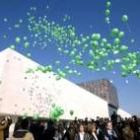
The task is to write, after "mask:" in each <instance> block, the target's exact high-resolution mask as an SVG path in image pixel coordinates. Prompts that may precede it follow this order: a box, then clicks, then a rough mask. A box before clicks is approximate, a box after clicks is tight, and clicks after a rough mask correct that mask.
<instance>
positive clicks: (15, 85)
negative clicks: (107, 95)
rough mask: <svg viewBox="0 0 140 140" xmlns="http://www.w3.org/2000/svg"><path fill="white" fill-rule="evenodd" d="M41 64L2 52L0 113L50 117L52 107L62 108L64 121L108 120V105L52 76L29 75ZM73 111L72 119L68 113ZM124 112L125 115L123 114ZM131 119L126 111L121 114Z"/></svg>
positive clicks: (16, 53) (46, 74)
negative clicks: (103, 118) (82, 119)
mask: <svg viewBox="0 0 140 140" xmlns="http://www.w3.org/2000/svg"><path fill="white" fill-rule="evenodd" d="M38 65H39V64H37V63H36V62H34V61H32V60H30V59H28V58H27V57H25V56H23V55H21V54H19V53H18V52H16V51H14V50H11V49H6V50H4V51H2V52H0V81H1V83H0V113H1V114H11V115H15V116H16V115H19V116H22V115H24V114H25V113H27V114H28V116H33V115H34V114H36V113H39V114H40V117H47V118H48V117H49V113H50V110H51V108H52V104H54V103H55V104H56V105H59V106H61V107H62V108H63V109H64V111H65V113H64V115H63V116H62V118H63V119H73V118H74V117H75V116H77V117H79V118H85V117H89V118H96V117H97V116H102V117H109V109H108V103H107V102H106V101H105V100H103V99H101V98H99V97H97V96H96V95H93V94H92V93H90V92H88V91H86V90H84V89H83V88H80V87H79V86H77V85H76V84H74V83H72V82H70V81H68V80H66V79H60V80H56V77H55V75H54V74H53V73H52V72H51V73H42V72H40V71H37V72H35V73H26V71H27V70H28V69H29V68H36V67H37V66H38ZM70 110H74V115H73V116H71V115H70V113H69V111H70ZM122 112H123V113H122ZM119 113H120V115H121V113H122V114H123V117H125V115H126V116H127V117H128V116H130V114H128V113H127V112H125V111H122V110H121V111H119Z"/></svg>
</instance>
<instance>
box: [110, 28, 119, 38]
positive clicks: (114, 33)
mask: <svg viewBox="0 0 140 140" xmlns="http://www.w3.org/2000/svg"><path fill="white" fill-rule="evenodd" d="M118 34H119V29H118V28H114V29H112V31H111V35H112V36H117V35H118Z"/></svg>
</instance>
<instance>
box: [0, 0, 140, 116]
mask: <svg viewBox="0 0 140 140" xmlns="http://www.w3.org/2000/svg"><path fill="white" fill-rule="evenodd" d="M0 2H1V4H0V17H1V20H0V42H1V44H0V50H3V49H5V48H7V47H9V46H10V45H11V44H12V43H13V41H14V37H16V36H24V35H27V36H28V32H27V31H26V30H25V26H26V25H27V24H28V23H27V17H26V12H27V11H28V9H29V8H30V7H31V6H35V7H37V14H36V16H44V15H46V16H47V17H48V19H49V20H50V21H55V22H56V23H58V24H60V25H63V22H62V19H63V17H64V15H65V14H68V15H70V17H71V20H70V21H68V24H71V25H73V26H74V27H75V28H76V33H77V34H80V33H83V34H85V35H88V34H91V33H93V32H99V33H101V34H102V36H105V37H108V36H109V26H108V25H107V24H106V23H105V21H104V20H105V14H104V12H105V2H106V1H103V0H102V1H99V0H10V1H9V0H1V1H0ZM111 3H112V6H111V24H110V26H111V28H114V27H119V28H120V29H121V30H123V31H124V32H125V33H126V35H127V36H126V37H125V38H124V43H126V44H127V45H128V46H129V51H130V52H133V51H135V50H137V51H140V46H139V45H140V38H139V32H140V28H139V26H140V18H139V17H140V8H139V6H140V1H139V0H133V1H132V0H131V1H128V0H113V1H111ZM47 6H49V8H48V9H47V8H46V7H47ZM123 14H127V15H128V16H129V21H128V26H129V28H130V30H131V31H130V32H129V31H128V27H127V26H126V25H124V24H123V23H122V21H121V16H122V15H123ZM4 18H7V20H8V22H6V23H5V22H4V21H3V19H4ZM19 19H23V23H22V24H23V26H22V28H20V29H19V30H18V31H15V30H14V29H13V28H12V29H11V30H10V31H9V29H8V28H9V27H12V26H13V25H14V24H16V23H17V21H18V20H19ZM5 34H6V35H7V36H9V37H8V38H7V39H6V40H4V39H3V35H5ZM131 38H134V39H135V42H134V43H133V44H132V43H131V42H130V39H131ZM53 47H54V46H53ZM16 50H17V51H19V52H20V53H22V54H26V53H27V52H28V51H30V53H31V54H32V59H33V60H34V61H37V62H38V63H40V64H42V65H46V64H51V63H53V59H61V60H63V63H64V64H66V63H67V58H66V57H65V56H64V57H61V56H59V55H58V54H56V52H55V51H52V50H54V48H53V49H51V47H50V48H49V49H47V50H45V49H44V50H41V49H38V48H29V50H26V49H23V47H22V46H20V45H19V46H16ZM85 57H86V56H85ZM79 69H80V71H81V72H82V75H81V76H68V79H69V80H71V81H72V82H75V83H80V82H84V81H90V80H96V79H101V78H108V79H109V80H111V81H113V84H114V85H115V86H116V88H117V90H118V95H119V101H120V106H121V107H122V108H123V109H125V110H127V111H129V112H130V113H133V114H139V115H140V110H139V106H140V93H139V92H140V79H138V78H137V77H135V76H134V75H130V76H128V77H126V78H122V77H121V76H120V68H119V67H118V66H115V67H114V70H112V71H107V72H103V71H100V72H92V71H89V70H86V68H82V67H81V68H79Z"/></svg>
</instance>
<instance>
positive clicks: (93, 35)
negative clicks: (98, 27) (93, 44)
mask: <svg viewBox="0 0 140 140" xmlns="http://www.w3.org/2000/svg"><path fill="white" fill-rule="evenodd" d="M91 38H92V39H93V40H99V39H101V35H100V34H99V33H93V34H92V35H91Z"/></svg>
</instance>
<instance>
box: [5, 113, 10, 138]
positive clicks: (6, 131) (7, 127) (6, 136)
mask: <svg viewBox="0 0 140 140" xmlns="http://www.w3.org/2000/svg"><path fill="white" fill-rule="evenodd" d="M7 121H8V124H7V126H6V128H5V129H4V140H6V139H7V138H9V128H10V125H11V124H12V118H11V117H10V116H7Z"/></svg>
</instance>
